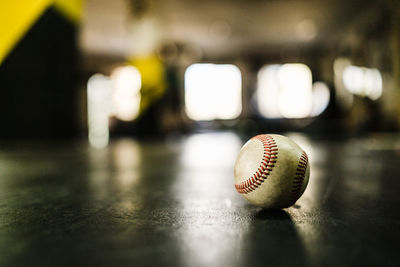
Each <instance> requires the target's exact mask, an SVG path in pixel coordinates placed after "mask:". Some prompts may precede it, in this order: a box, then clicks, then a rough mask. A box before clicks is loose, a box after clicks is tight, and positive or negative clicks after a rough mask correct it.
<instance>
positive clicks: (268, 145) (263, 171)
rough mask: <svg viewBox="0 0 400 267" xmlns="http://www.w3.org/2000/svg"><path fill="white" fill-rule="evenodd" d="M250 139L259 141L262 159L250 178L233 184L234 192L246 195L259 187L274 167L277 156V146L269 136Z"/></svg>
mask: <svg viewBox="0 0 400 267" xmlns="http://www.w3.org/2000/svg"><path fill="white" fill-rule="evenodd" d="M252 139H257V140H259V141H261V143H262V145H263V147H264V153H263V158H262V161H261V163H260V166H259V168H258V169H257V171H256V172H255V173H254V174H253V175H251V176H250V178H248V179H247V180H246V181H244V182H242V183H240V184H235V188H236V190H237V191H238V192H239V193H241V194H247V193H250V192H252V191H254V190H255V189H257V187H259V186H260V185H261V184H262V183H263V182H264V181H265V180H266V179H267V178H268V175H269V174H270V173H271V171H272V168H273V167H274V166H275V163H276V159H277V156H278V146H277V145H276V143H275V140H274V139H273V138H272V137H271V136H269V135H257V136H255V137H253V138H252Z"/></svg>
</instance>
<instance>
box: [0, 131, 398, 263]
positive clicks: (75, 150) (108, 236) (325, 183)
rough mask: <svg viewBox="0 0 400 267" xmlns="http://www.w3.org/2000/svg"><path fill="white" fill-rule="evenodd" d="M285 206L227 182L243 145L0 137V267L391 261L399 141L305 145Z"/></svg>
mask: <svg viewBox="0 0 400 267" xmlns="http://www.w3.org/2000/svg"><path fill="white" fill-rule="evenodd" d="M290 136H291V137H292V138H293V139H294V140H296V141H297V142H298V143H299V144H300V145H301V146H302V147H303V148H304V149H305V150H306V151H307V152H308V154H309V157H310V160H311V177H310V183H309V186H308V188H307V190H306V192H305V194H304V195H303V197H302V198H301V199H300V200H299V201H298V202H297V203H296V205H295V206H294V207H291V208H289V209H285V210H282V211H279V212H278V211H275V212H270V211H265V210H261V209H259V208H255V207H252V206H251V205H250V204H248V203H247V202H246V201H245V200H244V199H243V198H242V197H241V196H240V195H239V194H238V193H237V192H236V191H235V189H234V187H233V164H234V160H235V158H236V155H237V152H238V151H239V149H240V147H241V145H242V144H243V141H244V140H241V139H240V138H239V137H237V136H236V135H234V134H232V133H206V134H197V135H191V136H188V137H185V138H171V139H169V140H167V141H165V142H164V141H157V142H150V141H146V142H139V141H135V140H129V139H123V140H115V141H113V142H111V144H110V146H109V148H108V149H106V150H96V149H91V148H89V147H88V146H87V145H86V144H85V143H84V142H76V143H51V144H49V143H47V144H45V143H39V142H34V143H32V142H14V143H10V142H7V143H5V142H3V143H1V144H0V266H2V267H3V266H93V265H95V266H158V265H162V266H277V265H278V266H400V260H399V250H400V245H399V241H400V211H399V204H400V193H399V192H400V190H399V189H400V136H399V135H397V136H394V135H375V136H371V137H369V138H363V139H352V140H346V141H343V140H342V141H321V140H319V141H315V140H314V141H313V140H311V139H309V138H307V137H306V136H303V135H300V134H291V135H290Z"/></svg>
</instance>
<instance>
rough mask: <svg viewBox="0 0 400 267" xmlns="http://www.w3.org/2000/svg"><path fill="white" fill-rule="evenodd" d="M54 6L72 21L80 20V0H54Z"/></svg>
mask: <svg viewBox="0 0 400 267" xmlns="http://www.w3.org/2000/svg"><path fill="white" fill-rule="evenodd" d="M54 6H55V7H56V8H57V10H59V11H60V12H61V13H62V14H63V15H64V16H65V17H67V18H68V19H69V20H71V21H72V22H74V23H78V22H79V21H80V20H81V17H82V0H54Z"/></svg>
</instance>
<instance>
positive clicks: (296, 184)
mask: <svg viewBox="0 0 400 267" xmlns="http://www.w3.org/2000/svg"><path fill="white" fill-rule="evenodd" d="M307 166H308V156H307V154H306V152H304V151H303V152H302V153H301V156H300V159H299V164H298V165H297V169H296V175H295V177H294V180H293V187H292V191H291V192H290V197H291V198H292V199H295V198H298V197H299V195H300V191H301V187H302V185H303V181H304V178H305V176H306V170H307Z"/></svg>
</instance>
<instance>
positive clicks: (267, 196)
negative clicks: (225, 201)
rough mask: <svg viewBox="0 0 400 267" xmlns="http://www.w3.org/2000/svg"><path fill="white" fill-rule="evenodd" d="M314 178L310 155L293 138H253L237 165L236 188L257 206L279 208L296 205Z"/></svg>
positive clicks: (265, 136)
mask: <svg viewBox="0 0 400 267" xmlns="http://www.w3.org/2000/svg"><path fill="white" fill-rule="evenodd" d="M309 176H310V165H309V163H308V157H307V154H306V153H305V152H304V151H303V150H302V149H301V148H300V147H299V146H298V145H297V144H296V143H295V142H294V141H292V140H291V139H289V138H287V137H285V136H282V135H276V134H261V135H257V136H255V137H253V138H251V139H250V140H249V141H248V142H247V143H246V144H245V145H244V146H243V147H242V149H241V150H240V152H239V155H238V157H237V159H236V163H235V187H236V190H237V191H238V192H239V193H240V194H242V195H243V196H244V197H245V198H246V199H247V200H248V201H249V202H250V203H252V204H254V205H255V206H259V207H263V208H268V209H279V208H287V207H289V206H291V205H293V204H294V203H295V202H296V201H297V199H299V197H300V196H301V195H302V194H303V192H304V190H305V189H306V186H307V183H308V178H309Z"/></svg>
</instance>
